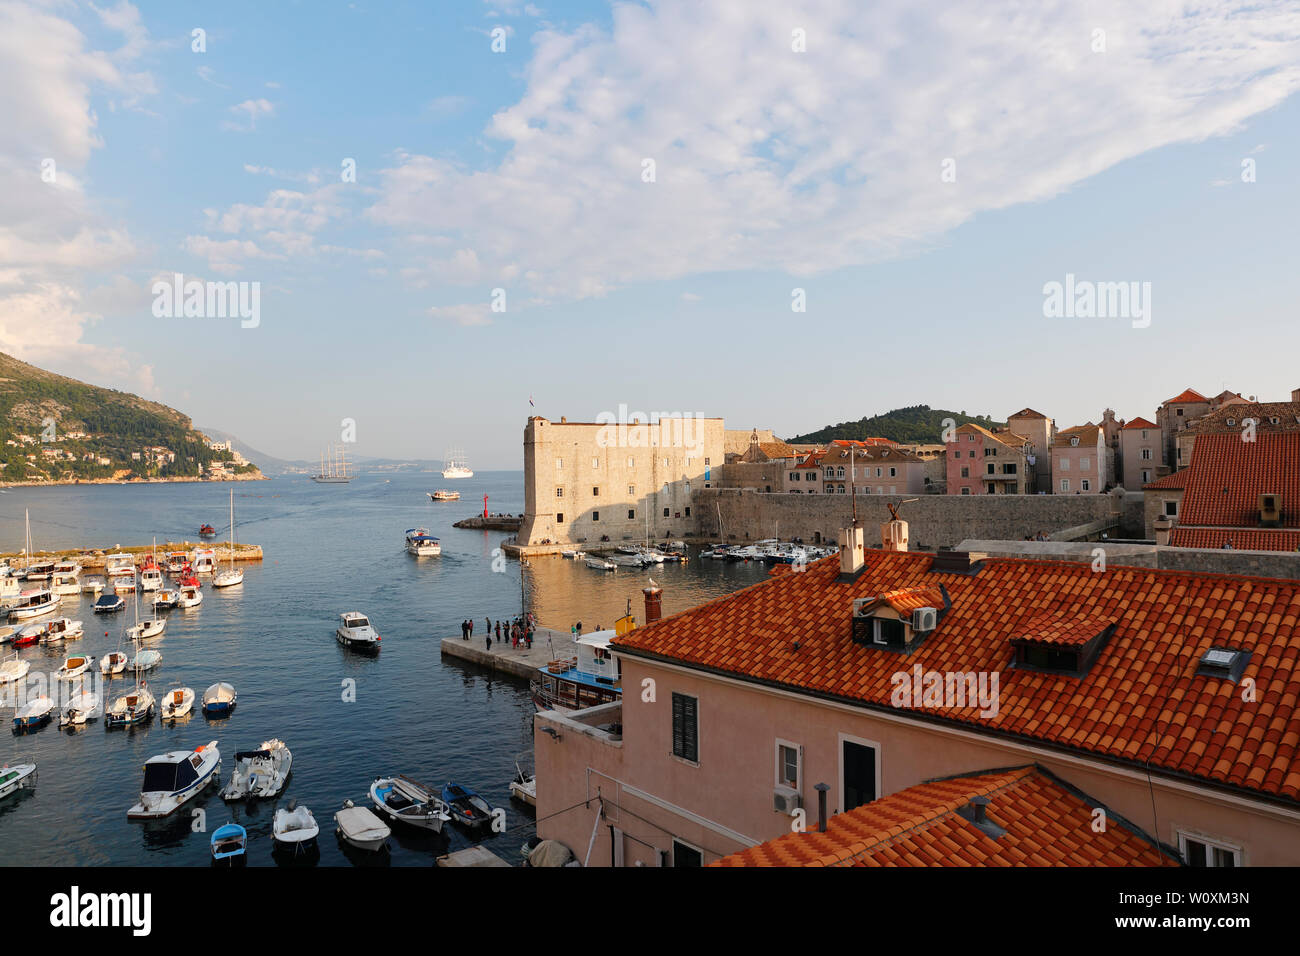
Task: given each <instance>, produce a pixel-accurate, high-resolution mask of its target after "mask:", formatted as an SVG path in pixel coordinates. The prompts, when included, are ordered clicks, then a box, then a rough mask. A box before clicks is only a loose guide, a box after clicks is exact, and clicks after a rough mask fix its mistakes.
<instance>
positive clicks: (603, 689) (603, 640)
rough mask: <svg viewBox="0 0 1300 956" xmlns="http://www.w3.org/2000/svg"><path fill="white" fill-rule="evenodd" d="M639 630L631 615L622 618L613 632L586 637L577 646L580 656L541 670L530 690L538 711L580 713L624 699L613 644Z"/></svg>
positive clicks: (540, 668) (579, 639) (576, 643)
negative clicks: (611, 645)
mask: <svg viewBox="0 0 1300 956" xmlns="http://www.w3.org/2000/svg"><path fill="white" fill-rule="evenodd" d="M635 629H636V620H635V619H634V618H633V617H632V615H631V614H628V615H625V616H624V617H621V618H619V619H618V620H617V621H616V622H615V623H614V629H613V630H605V631H594V632H593V633H591V634H584V635H583V636H582V637H580V638H578V639H577V640H576V641H575V642H574V644H575V645H576V648H577V656H576V657H575V658H573V659H570V660H557V661H551V662H550V663H548V664H546V665H544V666H543V667H539V668H538V669H537V670H538V675H537V677H536V678H534V679H533V681H532V683H531V686H530V689H531V691H532V695H533V703H534V704H536V705H537V709H538V710H581V709H583V708H585V707H595V706H596V705H598V704H608V703H610V702H612V701H616V700H622V699H623V684H622V678H621V676H620V675H619V668H618V659H617V658H616V657H615V656H614V655H613V653H612V652H611V651H610V649H609V644H610V641H611V640H613V639H614V638H615V637H622V636H623V635H624V634H628V633H630V632H632V631H634V630H635Z"/></svg>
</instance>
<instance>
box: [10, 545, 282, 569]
mask: <svg viewBox="0 0 1300 956" xmlns="http://www.w3.org/2000/svg"><path fill="white" fill-rule="evenodd" d="M195 548H199V549H202V550H211V551H212V552H213V553H214V560H215V561H216V562H217V563H218V564H220V563H221V562H223V561H229V560H230V557H231V555H230V549H229V548H227V547H226V545H225V544H224V543H222V544H215V543H214V544H207V543H206V542H202V541H200V542H198V543H197V544H196V543H195V542H193V541H168V542H166V543H165V544H164V543H163V542H159V543H158V547H157V548H155V547H154V546H153V545H151V544H146V545H139V546H134V545H133V546H130V547H125V548H119V547H113V548H111V549H110V548H64V549H55V550H53V551H33V552H32V554H31V560H36V559H37V558H41V559H44V560H46V561H76V562H77V564H79V565H81V570H83V571H102V570H104V566H105V563H106V562H105V559H106V558H107V556H108V555H110V554H130V555H137V556H138V555H145V554H157V555H158V556H160V557H164V556H166V554H167V552H168V551H193V550H194V549H195ZM234 552H235V554H234V558H235V560H236V561H261V560H262V546H261V545H259V544H239V543H238V542H236V543H235V546H234ZM4 559H8V560H9V561H10V562H11V563H12V562H15V561H22V560H23V553H22V552H21V551H9V552H6V553H4V554H0V560H4Z"/></svg>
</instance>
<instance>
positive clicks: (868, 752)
mask: <svg viewBox="0 0 1300 956" xmlns="http://www.w3.org/2000/svg"><path fill="white" fill-rule="evenodd" d="M876 795H877V794H876V748H875V747H866V746H863V745H862V744H855V743H852V742H850V741H848V740H846V741H844V806H843V807H842V808H841V812H843V811H844V810H852V809H853V808H854V807H860V806H862V805H863V804H864V803H870V802H871V801H872V800H874V799H876Z"/></svg>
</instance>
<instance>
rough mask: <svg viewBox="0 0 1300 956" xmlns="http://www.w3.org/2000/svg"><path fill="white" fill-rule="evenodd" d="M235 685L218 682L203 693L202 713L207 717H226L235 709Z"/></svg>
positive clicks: (236, 697) (236, 698) (236, 695)
mask: <svg viewBox="0 0 1300 956" xmlns="http://www.w3.org/2000/svg"><path fill="white" fill-rule="evenodd" d="M238 696H239V695H238V694H236V693H235V685H234V684H230V683H227V682H226V681H218V682H217V683H215V684H213V685H212V686H211V687H209V688H208V689H207V690H205V691H204V692H203V713H204V715H206V716H208V717H226V716H228V715H229V714H230V713H231V712H232V711H234V709H235V703H236V701H237V700H238Z"/></svg>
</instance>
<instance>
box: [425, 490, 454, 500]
mask: <svg viewBox="0 0 1300 956" xmlns="http://www.w3.org/2000/svg"><path fill="white" fill-rule="evenodd" d="M425 494H427V495H428V496H429V497H430V498H431V499H433V500H434V501H460V492H459V491H448V490H447V489H445V488H439V489H438V490H437V491H428V492H425Z"/></svg>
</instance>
